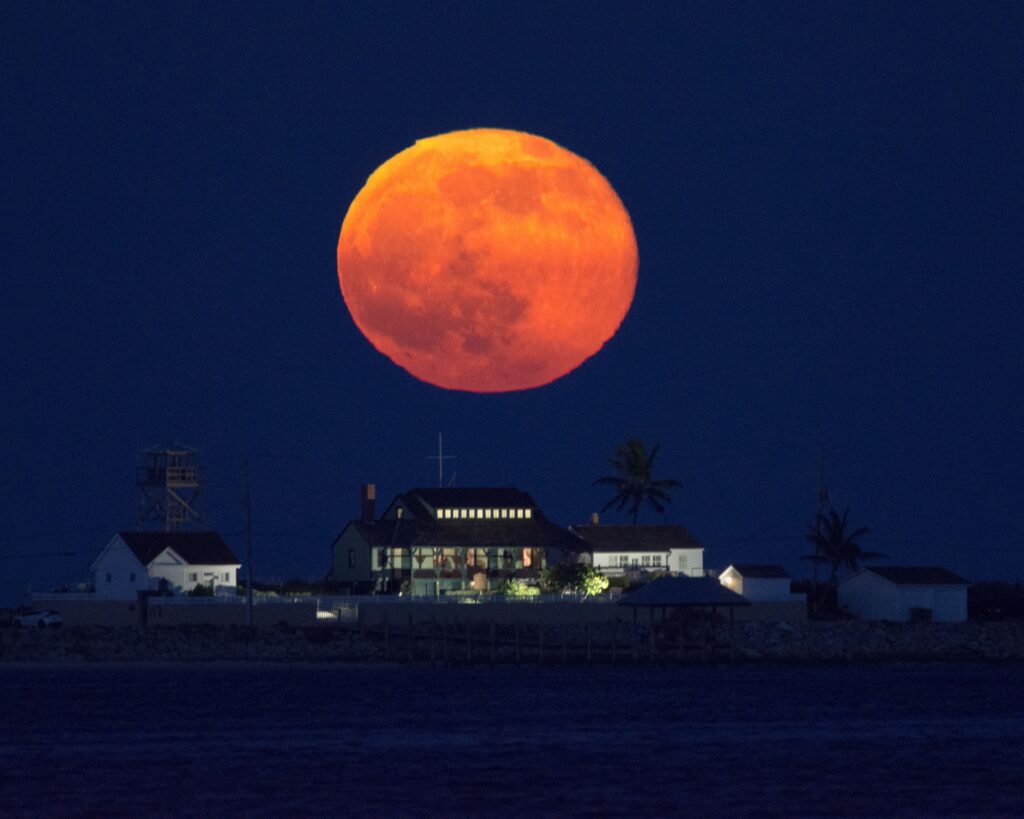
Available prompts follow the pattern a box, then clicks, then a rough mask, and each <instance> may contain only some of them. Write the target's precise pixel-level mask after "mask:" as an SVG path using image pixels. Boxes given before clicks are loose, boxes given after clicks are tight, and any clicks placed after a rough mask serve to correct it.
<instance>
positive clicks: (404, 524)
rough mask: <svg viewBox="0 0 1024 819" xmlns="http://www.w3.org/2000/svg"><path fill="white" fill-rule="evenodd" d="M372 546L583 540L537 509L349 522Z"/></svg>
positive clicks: (569, 546) (575, 546) (566, 545)
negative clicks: (482, 516) (499, 515)
mask: <svg viewBox="0 0 1024 819" xmlns="http://www.w3.org/2000/svg"><path fill="white" fill-rule="evenodd" d="M351 525H352V526H355V527H356V529H357V530H358V531H359V533H360V534H361V535H362V536H363V538H364V539H365V540H366V542H367V543H369V544H370V545H372V546H389V547H390V546H397V547H402V548H407V547H409V546H439V547H448V548H472V547H477V548H495V547H497V548H503V547H533V546H535V547H540V548H551V549H559V550H562V551H573V552H575V551H579V550H580V549H582V548H584V544H583V543H582V542H581V541H580V539H579V538H578V537H576V536H575V535H574V534H573V533H572V532H570V531H569V530H568V529H563V528H562V527H561V526H558V525H556V524H554V523H552V522H551V521H549V520H548V519H547V518H545V517H544V516H543V515H540V514H539V513H538V514H536V515H534V516H533V517H532V518H530V519H516V520H505V519H499V520H429V521H427V520H422V519H420V520H416V519H409V518H395V519H384V520H378V521H375V522H373V523H367V522H365V521H361V520H354V521H352V523H351Z"/></svg>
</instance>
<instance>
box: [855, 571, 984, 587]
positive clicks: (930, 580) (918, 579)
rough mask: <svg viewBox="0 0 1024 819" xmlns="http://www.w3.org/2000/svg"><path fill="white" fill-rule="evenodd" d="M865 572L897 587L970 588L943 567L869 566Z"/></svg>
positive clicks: (964, 581)
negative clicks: (871, 573)
mask: <svg viewBox="0 0 1024 819" xmlns="http://www.w3.org/2000/svg"><path fill="white" fill-rule="evenodd" d="M864 571H867V572H873V573H874V574H877V575H878V576H879V577H884V578H885V579H886V580H888V581H889V582H891V583H895V584H896V585H897V586H969V585H970V584H971V581H970V580H965V579H964V578H962V577H960V575H958V574H954V573H953V572H951V571H950V570H949V569H944V568H942V567H941V566H869V567H867V568H866V569H865V570H864Z"/></svg>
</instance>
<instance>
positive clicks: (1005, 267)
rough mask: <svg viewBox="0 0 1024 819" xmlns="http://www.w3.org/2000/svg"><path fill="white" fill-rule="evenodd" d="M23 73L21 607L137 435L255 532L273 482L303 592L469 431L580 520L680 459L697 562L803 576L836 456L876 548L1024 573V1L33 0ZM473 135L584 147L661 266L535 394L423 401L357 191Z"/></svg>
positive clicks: (125, 487) (274, 559)
mask: <svg viewBox="0 0 1024 819" xmlns="http://www.w3.org/2000/svg"><path fill="white" fill-rule="evenodd" d="M0 55H2V56H0V60H2V72H0V74H2V77H3V81H2V84H0V94H2V110H0V143H2V146H3V148H2V154H0V161H2V163H3V176H2V180H3V184H2V188H0V191H2V193H0V202H2V209H3V232H2V239H0V242H2V254H0V259H2V264H3V281H4V288H3V295H4V297H3V299H2V301H0V312H2V323H0V345H2V351H3V352H2V360H3V367H2V370H0V373H2V376H0V413H2V422H3V431H4V436H3V438H4V443H3V448H2V451H3V456H4V457H3V461H4V468H3V469H2V470H0V475H2V478H0V501H2V503H3V508H4V512H5V514H4V519H5V525H4V527H3V530H4V535H3V538H2V544H0V555H3V556H5V559H4V560H0V573H2V574H0V602H6V601H10V600H14V599H16V598H17V596H18V595H19V594H20V593H21V592H22V591H23V590H24V589H25V587H26V585H28V584H30V583H31V584H32V585H33V586H34V588H35V589H37V590H38V589H42V588H46V587H49V586H51V585H54V584H57V583H62V582H66V581H72V580H76V579H84V578H86V577H87V576H88V567H89V563H90V561H91V559H92V557H93V556H94V555H95V554H96V553H98V551H99V549H100V548H101V547H102V546H103V545H104V543H105V542H106V541H107V539H108V538H109V537H110V535H111V534H112V533H113V532H114V531H116V530H117V529H119V528H125V527H127V526H129V525H130V524H131V522H132V520H133V514H134V508H135V502H136V499H135V494H134V492H135V490H134V484H133V466H134V463H135V454H136V452H137V450H138V449H139V448H140V447H145V446H149V445H151V444H155V443H159V442H169V441H175V440H180V441H184V442H186V443H189V444H192V445H194V446H196V447H198V448H199V449H200V450H201V452H202V458H203V461H204V463H205V464H206V466H207V470H208V474H209V488H208V492H207V495H206V508H207V512H208V516H209V518H210V521H211V523H212V524H213V525H214V526H215V527H216V528H218V529H220V530H221V531H223V532H225V533H228V534H229V537H228V540H229V542H231V543H232V544H233V545H235V546H236V547H239V548H240V547H241V545H242V538H241V537H240V536H239V535H238V534H236V533H238V532H240V531H241V529H242V514H241V511H240V508H239V506H238V504H237V503H236V500H237V498H238V497H239V496H240V494H241V487H242V461H243V459H244V458H245V457H247V456H248V457H249V458H250V459H251V461H252V464H253V481H254V483H253V486H254V489H253V492H254V500H255V510H254V523H255V528H256V558H257V561H258V562H257V568H256V573H257V576H282V575H284V576H293V575H294V576H307V577H313V576H322V575H323V574H324V573H325V572H326V570H327V568H328V549H329V545H330V543H331V540H332V538H333V537H334V535H335V534H336V533H337V532H338V531H339V530H340V529H341V527H342V525H343V524H344V522H345V521H346V520H347V519H348V518H349V517H351V516H353V515H355V514H357V512H358V486H359V483H360V482H363V481H375V482H376V483H377V484H378V486H379V492H380V494H381V495H382V497H383V498H384V499H385V500H386V499H387V498H389V497H390V496H391V495H393V494H394V493H396V492H399V491H402V490H404V489H406V488H409V487H411V486H415V485H430V484H431V483H432V482H435V481H436V467H434V466H433V465H432V464H431V463H429V462H428V461H427V460H426V456H427V455H429V454H430V453H431V452H432V451H433V450H434V449H435V448H436V440H437V434H438V432H442V433H444V435H445V441H446V445H447V447H448V448H449V449H450V451H451V453H452V454H454V455H456V456H457V460H456V461H455V462H454V470H455V482H456V484H457V485H461V486H469V485H477V484H480V485H516V486H519V487H520V488H522V489H524V490H526V491H528V492H530V493H531V494H533V496H534V497H535V498H536V500H537V502H538V503H539V505H540V506H541V507H542V508H543V509H544V510H545V511H546V512H547V514H548V515H549V516H550V517H552V518H554V519H555V520H556V521H558V522H561V523H564V524H568V523H572V522H578V521H583V520H585V519H586V518H587V517H588V516H589V513H590V512H592V511H594V510H596V509H598V508H600V507H601V506H602V505H603V503H604V501H605V500H606V495H605V494H604V490H603V489H601V488H599V487H594V486H593V485H592V482H593V480H594V479H595V478H596V477H598V476H599V475H601V474H603V473H604V472H605V466H606V461H607V459H608V458H609V457H610V456H611V455H612V454H613V450H614V448H615V446H616V444H618V443H620V442H622V441H624V440H625V439H626V438H627V437H629V436H632V435H640V436H643V437H644V438H645V439H647V440H648V441H649V442H657V441H660V442H661V446H662V451H661V454H660V456H659V458H660V463H659V469H658V472H659V473H660V477H675V478H678V479H679V480H680V481H681V482H682V487H681V488H680V489H679V490H678V492H677V494H676V496H675V501H674V503H673V505H672V507H671V509H670V512H669V514H668V517H667V519H668V520H669V521H671V522H677V523H682V524H684V525H685V526H687V527H688V528H690V529H691V530H692V531H693V532H694V533H695V534H696V535H697V537H698V538H699V539H701V540H702V541H703V542H704V544H705V546H706V547H707V552H706V557H705V562H706V565H708V566H709V567H718V568H723V567H724V566H725V565H727V564H728V563H730V562H734V561H741V560H743V561H748V562H782V563H784V564H786V565H787V566H788V567H789V568H790V569H791V570H792V571H793V572H794V573H796V572H799V573H806V572H807V569H806V564H801V563H800V561H799V560H798V558H799V555H801V554H802V553H804V551H805V545H804V543H803V541H802V537H801V536H802V534H803V533H804V532H805V531H806V528H807V525H808V523H809V521H810V520H811V518H812V517H813V514H814V510H815V499H816V491H815V490H816V481H817V472H818V465H819V457H820V452H821V451H822V450H823V449H824V451H825V452H826V453H827V464H828V485H829V488H830V490H831V493H832V497H833V499H834V501H835V502H836V504H837V505H838V506H839V508H840V509H842V508H844V507H846V506H849V507H850V508H851V518H852V519H854V522H855V523H856V524H858V525H868V526H870V527H871V528H872V530H873V537H872V538H871V539H870V540H869V541H868V542H867V544H866V545H867V546H868V547H869V548H872V549H875V550H878V551H883V552H886V553H888V554H889V555H890V556H891V558H892V560H891V562H893V563H939V564H944V565H947V566H948V567H949V568H951V569H954V570H956V571H958V572H961V573H962V574H964V575H966V576H967V577H969V578H972V579H1006V578H1011V579H1017V580H1024V555H1022V549H1024V523H1022V516H1021V512H1020V510H1021V500H1022V495H1024V412H1022V401H1024V384H1022V371H1024V360H1022V359H1024V343H1022V339H1021V328H1022V320H1021V316H1022V313H1024V285H1022V283H1021V279H1020V276H1021V271H1022V267H1024V173H1022V146H1024V83H1022V77H1024V7H1022V6H1021V5H1020V4H1018V3H997V2H990V3H984V4H978V3H960V4H942V3H898V4H896V3H893V4H883V3H863V4H861V3H857V4H854V3H807V4H803V3H786V4H763V3H755V4H745V3H731V4H723V3H711V4H634V3H624V4H621V5H618V6H613V5H611V4H593V3H588V4H578V5H572V4H568V3H550V4H534V3H515V4H500V5H498V4H494V8H490V6H489V5H488V4H481V3H446V4H440V5H429V4H419V3H415V4H414V3H387V4H385V3H372V4H364V5H358V6H357V5H350V4H336V3H326V4H322V5H320V4H316V3H303V4H299V5H291V6H289V5H287V4H266V5H263V6H262V7H258V6H257V4H254V3H249V2H247V3H228V2H220V3H212V4H211V3H191V4H189V3H166V4H151V3H124V4H115V3H102V4H100V3H88V4H87V3H70V2H68V3H6V4H4V6H3V9H2V11H0ZM479 126H488V127H502V128H512V129H517V130H523V131H529V132H532V133H536V134H539V135H541V136H544V137H547V138H549V139H552V140H554V141H556V142H558V143H560V144H562V145H564V146H566V147H567V148H569V149H570V150H572V151H574V152H576V153H578V154H580V155H581V156H584V157H586V158H587V159H589V160H590V161H591V162H593V163H594V165H595V166H596V167H597V168H598V169H600V170H601V172H602V173H603V174H604V175H605V176H606V177H607V178H608V179H609V181H610V182H611V183H612V185H613V186H614V187H615V188H616V190H617V192H618V193H619V195H620V197H621V198H622V200H623V202H624V203H625V205H626V207H627V208H628V209H629V211H630V214H631V216H632V219H633V223H634V226H635V230H636V235H637V241H638V244H639V251H640V271H639V282H638V287H637V293H636V298H635V301H634V303H633V307H632V310H631V311H630V313H629V314H628V316H627V317H626V320H625V322H624V323H623V325H622V327H621V329H620V331H619V333H618V334H617V335H616V336H615V337H614V338H613V339H612V340H611V341H610V342H609V343H608V344H607V346H606V347H605V349H604V350H603V351H602V352H601V353H599V354H598V355H597V356H596V357H594V358H593V359H591V360H590V361H588V362H587V363H586V364H584V365H583V366H582V367H581V368H580V369H579V370H577V371H576V372H574V373H572V374H571V375H569V376H567V377H565V378H563V379H562V380H560V381H558V382H556V383H554V384H552V385H550V386H548V387H544V388H541V389H537V390H533V391H530V392H523V393H510V394H504V395H490V396H483V395H473V394H466V393H453V392H445V391H442V390H440V389H437V388H434V387H431V386H428V385H426V384H423V383H420V382H418V381H416V380H414V379H413V378H412V377H410V376H409V375H407V374H406V373H405V372H404V371H402V370H400V369H398V368H397V367H395V366H394V365H393V364H391V363H390V362H389V361H388V360H387V359H385V358H384V357H383V356H381V355H380V354H378V353H377V352H376V351H375V350H374V349H373V348H372V347H371V346H370V344H369V343H368V342H367V341H366V340H365V339H364V338H363V337H362V335H361V334H360V333H359V331H358V330H357V329H356V327H355V325H354V324H353V323H352V320H351V319H350V317H349V315H348V312H347V310H346V309H345V305H344V303H343V301H342V298H341V294H340V292H339V288H338V282H337V274H336V270H335V248H336V244H337V238H338V231H339V229H340V226H341V221H342V218H343V217H344V214H345V211H346V208H347V206H348V204H349V202H350V201H351V200H352V198H353V197H354V196H355V194H356V192H357V191H358V190H359V189H360V187H361V186H362V185H363V183H364V182H365V180H366V177H367V176H368V175H369V174H370V173H371V172H372V171H373V170H374V169H375V168H376V167H377V166H378V165H379V164H380V163H381V162H383V161H384V160H385V159H387V158H388V157H390V156H392V155H393V154H395V153H397V152H398V151H400V150H402V149H403V148H406V147H408V146H409V145H411V144H412V143H413V142H414V141H415V140H416V139H417V138H420V137H425V136H430V135H433V134H438V133H442V132H446V131H451V130H456V129H462V128H470V127H479ZM607 519H609V520H611V519H614V518H607ZM655 519H656V518H653V517H651V516H648V520H652V521H653V520H655ZM53 552H75V554H72V555H70V556H66V557H59V558H57V557H43V555H47V554H50V553H53ZM20 555H29V557H17V558H16V559H14V558H12V556H20ZM32 556H34V557H32Z"/></svg>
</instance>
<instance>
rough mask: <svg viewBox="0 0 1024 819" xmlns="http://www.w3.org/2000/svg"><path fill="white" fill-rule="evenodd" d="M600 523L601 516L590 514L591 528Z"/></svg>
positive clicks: (594, 513) (595, 513)
mask: <svg viewBox="0 0 1024 819" xmlns="http://www.w3.org/2000/svg"><path fill="white" fill-rule="evenodd" d="M600 522H601V516H600V515H599V514H597V512H591V513H590V525H591V526H597V524H598V523H600Z"/></svg>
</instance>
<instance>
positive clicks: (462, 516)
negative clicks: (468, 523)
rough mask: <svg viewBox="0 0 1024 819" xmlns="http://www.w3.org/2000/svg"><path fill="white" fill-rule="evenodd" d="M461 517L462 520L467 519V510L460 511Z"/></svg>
mask: <svg viewBox="0 0 1024 819" xmlns="http://www.w3.org/2000/svg"><path fill="white" fill-rule="evenodd" d="M459 517H460V518H464V517H466V510H465V509H460V510H459Z"/></svg>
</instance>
